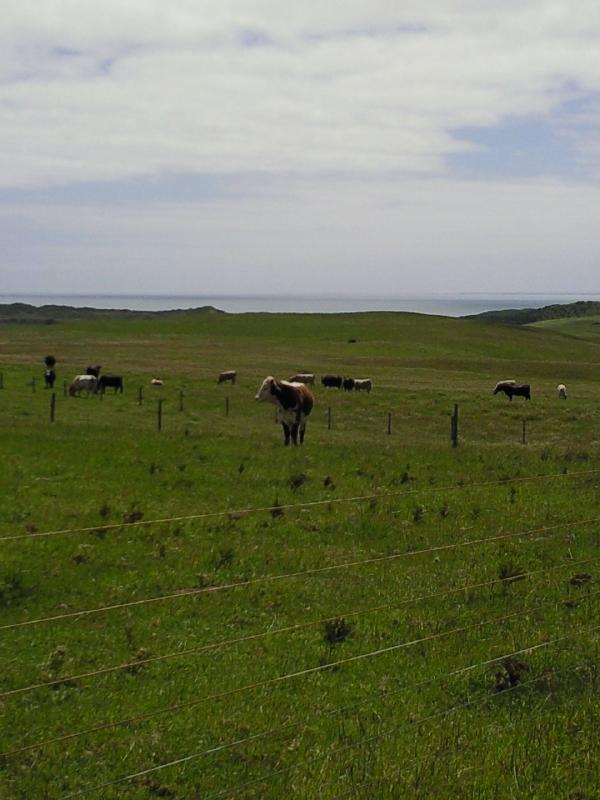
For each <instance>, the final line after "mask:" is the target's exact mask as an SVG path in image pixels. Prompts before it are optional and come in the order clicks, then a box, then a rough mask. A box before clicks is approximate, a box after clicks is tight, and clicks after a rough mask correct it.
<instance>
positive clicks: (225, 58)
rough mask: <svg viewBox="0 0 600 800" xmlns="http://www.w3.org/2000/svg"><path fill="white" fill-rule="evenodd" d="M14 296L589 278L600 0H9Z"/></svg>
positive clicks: (1, 274)
mask: <svg viewBox="0 0 600 800" xmlns="http://www.w3.org/2000/svg"><path fill="white" fill-rule="evenodd" d="M0 161H1V169H0V293H5V294H11V293H19V292H21V293H30V292H38V293H50V292H55V293H74V294H83V293H89V294H95V293H115V294H119V293H133V294H136V293H145V294H151V293H157V294H161V293H169V294H186V293H189V294H207V295H210V294H264V293H268V294H319V293H324V294H329V295H331V294H345V295H350V294H355V295H364V294H368V295H373V296H379V297H385V296H392V295H393V296H402V295H409V294H415V293H430V292H435V293H444V292H450V293H451V292H466V291H475V292H515V293H518V292H543V293H548V292H568V293H577V292H581V293H586V292H600V269H599V266H600V259H599V253H600V3H598V2H597V0H570V2H562V1H557V2H552V1H551V0H549V1H547V2H541V1H540V0H461V1H460V2H458V0H457V1H456V2H450V0H427V2H423V0H419V2H416V1H413V0H403V2H402V3H399V2H397V0H394V1H392V0H389V1H387V0H386V1H385V2H384V0H368V2H367V0H361V1H359V0H340V1H339V2H335V3H333V2H330V3H324V2H323V0H319V1H318V2H313V0H304V1H303V2H302V3H291V2H285V0H169V2H165V0H119V1H118V2H117V1H116V0H95V2H88V0H3V2H2V14H1V15H0Z"/></svg>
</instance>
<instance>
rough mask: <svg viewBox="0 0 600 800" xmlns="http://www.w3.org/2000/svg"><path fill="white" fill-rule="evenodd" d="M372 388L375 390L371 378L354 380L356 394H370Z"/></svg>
mask: <svg viewBox="0 0 600 800" xmlns="http://www.w3.org/2000/svg"><path fill="white" fill-rule="evenodd" d="M372 388H373V381H372V380H371V379H370V378H355V379H354V391H355V392H370V391H371V389H372Z"/></svg>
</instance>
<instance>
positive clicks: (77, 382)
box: [69, 375, 98, 397]
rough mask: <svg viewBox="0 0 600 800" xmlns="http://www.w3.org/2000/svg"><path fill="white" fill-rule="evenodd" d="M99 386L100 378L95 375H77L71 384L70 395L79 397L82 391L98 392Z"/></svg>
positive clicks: (87, 392)
mask: <svg viewBox="0 0 600 800" xmlns="http://www.w3.org/2000/svg"><path fill="white" fill-rule="evenodd" d="M97 388H98V378H97V377H96V376H95V375H76V376H75V377H74V378H73V380H72V381H71V385H70V386H69V395H70V396H71V397H79V396H80V395H81V392H82V391H83V392H85V393H86V394H87V395H89V393H90V392H92V394H96V390H97Z"/></svg>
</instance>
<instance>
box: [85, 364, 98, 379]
mask: <svg viewBox="0 0 600 800" xmlns="http://www.w3.org/2000/svg"><path fill="white" fill-rule="evenodd" d="M101 369H102V367H101V365H100V364H96V365H95V366H94V367H88V368H87V369H86V371H85V374H86V375H93V376H94V378H97V377H98V376H99V375H100V370H101Z"/></svg>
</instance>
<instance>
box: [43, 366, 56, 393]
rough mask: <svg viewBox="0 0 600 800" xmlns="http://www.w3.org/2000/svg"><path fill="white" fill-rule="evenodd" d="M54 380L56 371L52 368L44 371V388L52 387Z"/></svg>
mask: <svg viewBox="0 0 600 800" xmlns="http://www.w3.org/2000/svg"><path fill="white" fill-rule="evenodd" d="M55 380H56V372H55V371H54V370H53V369H47V370H45V371H44V388H46V389H54V381H55Z"/></svg>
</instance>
